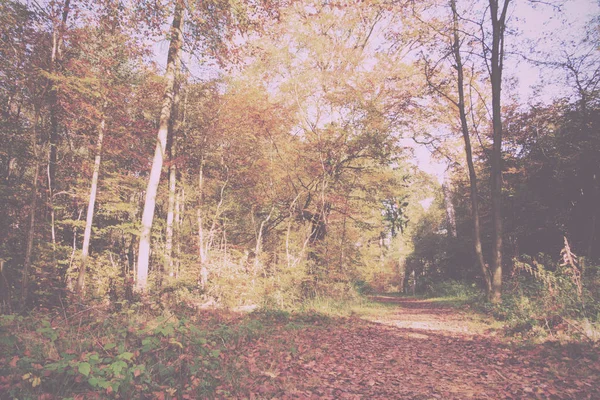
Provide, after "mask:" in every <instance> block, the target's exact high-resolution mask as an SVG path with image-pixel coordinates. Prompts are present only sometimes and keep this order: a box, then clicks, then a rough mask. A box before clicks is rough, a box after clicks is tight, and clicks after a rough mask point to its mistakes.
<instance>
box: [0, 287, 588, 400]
mask: <svg viewBox="0 0 600 400" xmlns="http://www.w3.org/2000/svg"><path fill="white" fill-rule="evenodd" d="M324 306H325V307H324ZM326 306H330V308H329V310H328V312H325V313H323V312H321V313H318V312H315V311H304V312H298V313H296V312H293V313H288V312H283V311H277V310H274V311H269V310H263V311H256V312H252V313H235V312H227V311H225V310H220V309H219V310H197V309H188V310H187V311H185V310H183V309H178V310H171V309H165V310H162V311H151V310H148V309H145V308H144V307H145V306H144V305H143V304H140V305H137V306H131V308H126V309H123V310H121V311H116V310H111V309H110V307H108V308H107V307H104V306H98V307H89V308H85V309H83V310H80V311H76V309H74V310H61V312H52V313H48V312H46V313H43V312H41V311H40V312H37V313H32V314H30V315H29V316H27V317H15V316H4V317H3V318H0V322H1V324H0V399H4V398H22V399H45V400H51V399H62V398H73V399H104V398H148V399H150V398H155V399H162V400H167V399H198V398H217V399H231V398H234V399H238V398H239V399H275V398H276V399H444V400H446V399H523V398H534V399H535V398H539V399H578V400H579V399H600V349H599V347H598V345H595V346H594V345H592V344H590V343H557V342H546V343H541V344H540V343H537V344H534V343H529V344H525V343H524V342H523V341H522V340H517V339H516V338H511V337H509V336H506V335H505V334H504V332H503V331H502V329H501V325H500V324H499V323H498V322H494V321H493V320H491V319H490V318H487V317H486V316H484V315H481V314H479V313H477V312H474V311H473V310H471V309H469V307H468V306H467V305H464V304H463V305H461V306H457V304H450V303H448V302H444V301H440V300H437V301H436V300H431V299H430V300H423V299H415V298H407V297H394V296H375V297H372V298H371V299H370V301H367V302H364V301H363V302H359V303H357V304H356V305H354V306H353V307H348V305H346V306H345V307H346V308H345V309H343V307H342V308H339V309H338V311H339V310H341V311H343V312H342V313H336V312H335V311H336V306H335V305H334V304H333V303H326V304H321V305H320V308H326ZM314 309H319V307H316V306H315V308H313V310H314ZM348 315H350V316H348ZM140 395H141V396H142V397H140Z"/></svg>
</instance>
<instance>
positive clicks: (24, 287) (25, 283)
mask: <svg viewBox="0 0 600 400" xmlns="http://www.w3.org/2000/svg"><path fill="white" fill-rule="evenodd" d="M39 119H40V110H39V107H36V110H35V116H34V118H33V135H32V139H31V145H32V148H33V157H34V166H33V168H34V171H33V190H32V192H31V205H30V210H29V212H30V214H29V230H28V231H27V247H26V249H25V260H24V262H23V271H22V277H21V307H22V308H24V307H25V304H26V303H27V296H28V291H29V270H30V269H31V255H32V253H33V241H34V239H35V213H36V211H37V195H38V179H39V173H40V165H39V161H38V151H37V139H38V132H37V126H38V122H39Z"/></svg>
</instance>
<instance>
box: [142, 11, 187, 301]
mask: <svg viewBox="0 0 600 400" xmlns="http://www.w3.org/2000/svg"><path fill="white" fill-rule="evenodd" d="M183 14H184V7H183V2H182V1H181V0H178V1H177V3H176V4H175V12H174V14H173V25H172V28H171V43H170V45H169V54H168V57H167V70H166V73H165V78H166V83H167V87H166V89H165V94H164V96H163V104H162V110H161V113H160V121H159V128H158V137H157V140H156V149H155V151H154V159H153V161H152V168H151V170H150V176H149V177H148V186H147V189H146V201H145V202H144V211H143V214H142V227H141V231H140V246H139V252H138V264H137V281H136V289H137V290H138V291H145V290H146V287H147V285H148V264H149V261H150V239H151V233H152V221H153V219H154V209H155V207H156V193H157V192H158V184H159V183H160V175H161V172H162V165H163V161H164V158H165V150H166V146H167V135H168V131H169V119H170V118H171V109H172V105H173V95H174V89H175V74H176V70H177V69H176V65H177V63H178V59H179V58H180V56H181V55H180V53H181V46H182V42H183V37H182V36H183V32H182V28H183Z"/></svg>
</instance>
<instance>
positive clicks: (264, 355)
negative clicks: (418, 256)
mask: <svg viewBox="0 0 600 400" xmlns="http://www.w3.org/2000/svg"><path fill="white" fill-rule="evenodd" d="M424 311H426V310H424ZM446 312H447V311H444V314H442V313H440V315H446ZM440 324H441V323H440V321H439V320H438V321H431V324H430V325H431V326H439V325H440ZM450 333H451V334H450V335H449V334H448V333H447V332H445V333H442V332H433V331H431V330H428V331H419V330H417V329H407V328H398V327H395V326H389V325H383V324H375V323H370V322H367V321H363V320H360V319H349V320H341V321H337V322H331V323H329V324H328V325H325V326H313V327H308V328H306V329H302V330H294V331H290V330H286V329H285V327H284V326H276V327H274V328H273V329H272V330H270V334H269V335H268V336H267V337H265V338H261V340H257V341H254V342H252V343H249V344H247V345H246V346H245V347H244V349H243V351H244V356H243V357H242V364H243V365H244V366H245V368H246V370H247V371H248V372H249V375H248V376H247V377H246V378H245V379H244V380H242V381H241V382H237V383H236V385H230V386H228V387H227V388H226V389H227V391H228V392H229V393H235V394H236V396H240V397H250V398H253V394H254V395H257V398H278V399H293V398H308V399H311V398H315V399H327V398H331V399H358V398H369V399H375V398H411V399H467V398H471V399H479V398H481V399H484V398H494V399H496V398H501V399H518V398H549V399H553V398H572V399H588V398H590V399H591V398H600V366H599V365H598V363H593V362H590V359H588V358H585V357H582V358H580V359H577V360H575V359H573V358H571V357H569V356H568V355H565V354H562V353H561V351H558V350H557V349H552V348H549V347H546V348H545V350H543V349H544V347H539V346H538V347H535V348H516V347H509V346H507V345H506V344H504V343H501V342H498V341H496V339H495V338H491V337H489V336H487V335H466V334H462V333H460V332H457V330H452V331H451V332H450ZM597 350H598V349H595V350H594V351H595V352H596V354H597ZM549 353H551V354H553V356H549ZM592 353H593V352H592ZM590 357H592V356H590ZM591 359H593V358H591ZM549 366H550V368H549ZM582 368H583V369H585V370H586V372H585V373H584V375H585V376H582V375H581V374H579V373H578V372H577V371H582ZM553 369H556V370H559V371H561V373H560V377H557V376H555V375H554V374H552V373H549V370H553Z"/></svg>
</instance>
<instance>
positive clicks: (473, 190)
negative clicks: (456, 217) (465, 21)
mask: <svg viewBox="0 0 600 400" xmlns="http://www.w3.org/2000/svg"><path fill="white" fill-rule="evenodd" d="M450 7H451V8H452V23H453V29H452V30H453V36H454V37H453V39H454V43H453V46H452V47H453V51H454V61H455V62H456V70H457V76H458V82H457V83H458V85H457V88H458V104H457V106H458V111H459V114H460V126H461V129H462V135H463V140H464V143H465V154H466V157H467V166H468V168H469V186H470V198H471V217H472V218H473V246H474V249H475V257H476V259H477V264H478V266H479V269H480V270H481V273H482V275H483V280H484V283H485V289H486V293H487V294H488V296H489V295H490V293H491V291H492V281H491V275H490V271H489V268H488V266H487V264H486V263H485V260H484V258H483V248H482V245H481V225H480V218H479V189H478V183H477V174H476V172H475V165H474V163H473V150H472V147H471V136H470V134H469V123H468V121H467V113H466V105H465V91H464V69H463V64H462V57H461V54H460V38H459V35H458V32H459V25H458V12H457V11H456V0H450Z"/></svg>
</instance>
